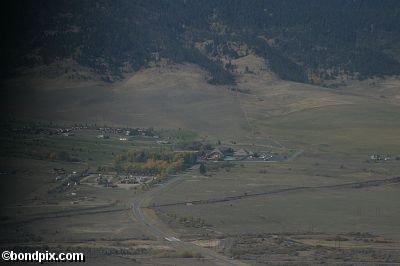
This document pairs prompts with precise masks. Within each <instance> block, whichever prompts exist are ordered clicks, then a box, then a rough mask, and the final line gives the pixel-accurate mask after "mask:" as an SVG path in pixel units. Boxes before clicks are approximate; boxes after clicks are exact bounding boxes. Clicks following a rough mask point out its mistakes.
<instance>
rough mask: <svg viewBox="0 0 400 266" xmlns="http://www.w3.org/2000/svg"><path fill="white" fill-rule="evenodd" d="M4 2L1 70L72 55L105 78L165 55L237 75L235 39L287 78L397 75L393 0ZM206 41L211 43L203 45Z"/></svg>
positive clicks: (398, 26) (217, 75) (398, 11)
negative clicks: (234, 68) (231, 62)
mask: <svg viewBox="0 0 400 266" xmlns="http://www.w3.org/2000/svg"><path fill="white" fill-rule="evenodd" d="M2 5H4V6H3V13H4V14H5V16H3V17H2V35H3V37H2V49H1V61H2V64H1V74H2V76H3V77H5V76H9V75H11V74H13V73H14V72H15V70H16V69H18V68H19V67H21V66H34V65H40V64H49V63H52V62H54V61H56V60H59V59H63V58H72V59H74V60H75V61H77V62H78V63H79V64H81V65H83V66H86V67H89V68H91V69H93V70H94V71H95V72H97V73H99V74H100V75H102V76H103V77H104V78H105V79H109V78H110V77H114V78H115V77H119V76H120V75H121V73H122V72H123V71H136V70H138V69H139V68H141V67H143V66H146V65H147V64H148V63H149V62H152V61H156V60H158V59H159V58H167V59H170V60H172V61H175V62H190V63H194V64H198V65H199V66H201V67H202V68H204V69H205V70H207V71H208V72H209V73H210V79H209V82H211V83H215V84H232V83H234V76H233V74H232V69H231V68H230V66H229V64H225V63H224V62H223V61H222V60H221V59H225V60H229V59H234V58H237V57H238V56H239V55H238V53H237V51H236V50H235V48H233V47H232V44H238V45H247V47H248V48H249V50H250V51H252V52H254V53H256V54H258V55H259V56H262V57H264V58H265V59H266V60H267V62H268V65H269V67H270V69H271V70H272V71H273V72H275V73H276V74H277V75H278V76H279V77H281V78H282V79H287V80H294V81H299V82H309V83H313V82H317V81H318V80H329V79H335V78H337V77H338V76H341V75H346V76H347V77H350V78H358V79H364V78H367V77H372V76H383V75H397V74H400V23H399V22H400V2H399V1H396V0H385V1H376V0H335V1H328V0H326V1H323V0H322V1H321V0H292V1H285V0H264V1H261V0H246V1H245V0H219V1H211V0H177V1H168V0H151V1H145V0H137V1H131V0H117V1H111V0H103V1H96V0H86V1H81V0H57V1H51V0H47V1H45V0H31V1H19V2H18V3H16V4H13V5H11V6H10V5H9V6H5V4H2ZM200 43H203V44H204V43H206V49H205V50H204V49H199V45H198V44H200Z"/></svg>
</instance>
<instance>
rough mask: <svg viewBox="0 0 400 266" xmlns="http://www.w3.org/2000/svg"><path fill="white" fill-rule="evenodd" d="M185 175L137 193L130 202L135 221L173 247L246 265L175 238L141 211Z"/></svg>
mask: <svg viewBox="0 0 400 266" xmlns="http://www.w3.org/2000/svg"><path fill="white" fill-rule="evenodd" d="M197 169H198V166H195V167H194V169H193V170H195V171H196V170H197ZM185 176H187V173H186V174H185V173H183V174H180V175H176V176H173V177H170V178H169V179H168V180H167V181H166V182H164V183H161V184H160V185H158V186H155V187H153V188H151V189H150V190H149V191H146V192H144V193H140V194H138V195H137V196H136V197H135V198H134V200H133V204H132V213H133V216H134V217H135V219H136V220H137V222H138V223H140V224H141V225H142V226H143V227H144V228H145V229H146V231H148V232H149V233H150V234H151V235H152V236H154V237H155V238H156V239H158V240H163V241H166V242H168V243H169V244H170V245H171V246H173V247H175V248H180V249H185V250H190V251H195V252H199V253H200V254H202V255H203V256H204V257H205V258H207V259H210V260H211V261H213V262H214V263H215V264H217V265H247V264H245V263H242V262H240V261H237V260H233V259H230V258H228V257H226V256H223V255H221V254H219V253H217V252H214V251H213V250H210V249H207V248H203V247H201V246H198V245H195V244H193V243H190V242H185V241H182V240H180V239H178V238H176V236H174V235H173V234H171V233H169V232H166V230H165V229H163V228H160V227H158V226H157V224H156V223H155V222H154V221H153V220H152V218H149V217H147V216H146V215H145V214H144V213H143V212H142V207H143V205H144V203H146V202H148V201H149V200H150V199H151V198H152V197H153V196H154V195H157V194H158V193H160V192H161V191H162V190H165V189H167V188H171V187H172V186H174V185H176V184H178V183H180V182H182V181H183V180H184V178H185Z"/></svg>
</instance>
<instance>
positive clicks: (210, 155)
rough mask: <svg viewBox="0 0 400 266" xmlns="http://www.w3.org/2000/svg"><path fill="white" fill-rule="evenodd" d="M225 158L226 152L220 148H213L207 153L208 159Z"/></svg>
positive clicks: (218, 159)
mask: <svg viewBox="0 0 400 266" xmlns="http://www.w3.org/2000/svg"><path fill="white" fill-rule="evenodd" d="M224 158H225V154H224V153H223V152H222V151H221V150H220V149H218V148H216V149H214V150H212V151H211V152H209V153H208V154H207V157H206V159H207V160H214V161H220V160H223V159H224Z"/></svg>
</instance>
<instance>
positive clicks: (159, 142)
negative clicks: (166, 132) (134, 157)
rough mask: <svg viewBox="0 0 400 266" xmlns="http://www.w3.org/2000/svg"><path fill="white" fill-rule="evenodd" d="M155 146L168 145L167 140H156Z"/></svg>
mask: <svg viewBox="0 0 400 266" xmlns="http://www.w3.org/2000/svg"><path fill="white" fill-rule="evenodd" d="M157 144H170V142H169V141H168V140H157Z"/></svg>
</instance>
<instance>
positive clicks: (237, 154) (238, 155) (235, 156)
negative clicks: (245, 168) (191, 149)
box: [204, 147, 272, 161]
mask: <svg viewBox="0 0 400 266" xmlns="http://www.w3.org/2000/svg"><path fill="white" fill-rule="evenodd" d="M271 158H272V155H270V154H269V153H268V152H258V153H255V152H253V151H251V150H248V149H245V148H241V149H239V150H236V151H235V150H234V149H232V148H229V147H218V148H215V149H214V150H212V151H210V152H208V153H206V156H205V157H204V159H205V160H209V161H242V160H263V161H268V160H270V159H271Z"/></svg>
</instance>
